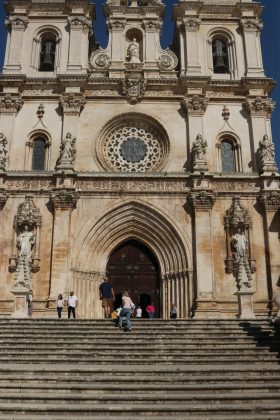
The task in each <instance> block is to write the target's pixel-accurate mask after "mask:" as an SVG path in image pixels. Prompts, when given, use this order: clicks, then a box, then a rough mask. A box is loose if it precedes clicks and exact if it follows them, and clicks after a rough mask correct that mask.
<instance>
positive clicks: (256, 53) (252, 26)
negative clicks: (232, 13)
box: [240, 18, 264, 77]
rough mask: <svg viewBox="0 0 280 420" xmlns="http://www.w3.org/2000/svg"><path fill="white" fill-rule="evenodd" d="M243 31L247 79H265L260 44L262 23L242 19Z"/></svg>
mask: <svg viewBox="0 0 280 420" xmlns="http://www.w3.org/2000/svg"><path fill="white" fill-rule="evenodd" d="M240 26H241V30H243V43H244V50H245V63H246V73H245V75H246V76H247V77H264V70H263V63H262V53H261V44H260V32H261V30H262V27H263V25H262V23H261V22H260V21H259V20H257V19H255V18H253V19H247V18H244V19H241V22H240Z"/></svg>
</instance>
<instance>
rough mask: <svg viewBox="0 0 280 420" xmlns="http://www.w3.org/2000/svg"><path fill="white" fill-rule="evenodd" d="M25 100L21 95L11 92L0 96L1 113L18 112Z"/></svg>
mask: <svg viewBox="0 0 280 420" xmlns="http://www.w3.org/2000/svg"><path fill="white" fill-rule="evenodd" d="M22 105H23V100H22V98H21V95H11V94H9V93H6V94H1V96H0V113H7V114H8V113H11V114H12V113H14V114H16V113H17V112H18V111H19V110H20V109H21V107H22Z"/></svg>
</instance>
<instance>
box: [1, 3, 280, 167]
mask: <svg viewBox="0 0 280 420" xmlns="http://www.w3.org/2000/svg"><path fill="white" fill-rule="evenodd" d="M4 2H5V1H4V0H0V4H1V6H0V69H2V65H3V60H4V52H5V44H6V28H5V25H4V20H5V11H4V7H3V3H4ZM260 2H261V3H262V4H263V5H264V6H265V9H264V14H263V23H264V29H263V32H262V38H261V41H262V49H263V60H264V67H265V73H266V76H268V77H273V78H274V79H275V80H276V81H277V80H279V81H280V46H279V45H280V0H262V1H260ZM103 3H104V0H96V1H95V4H96V13H97V20H96V21H95V22H94V28H95V36H96V40H97V41H98V42H99V43H100V44H101V45H102V46H105V45H106V41H107V35H106V29H105V25H104V18H103V16H102V4H103ZM164 3H165V4H166V17H165V21H164V27H163V31H162V32H163V35H162V39H161V41H162V46H163V47H166V46H167V45H168V44H169V43H170V42H171V41H172V36H173V27H174V25H173V22H172V19H171V10H172V4H174V3H176V0H165V1H164ZM272 97H273V99H274V100H275V101H276V102H279V105H278V106H277V107H276V110H275V111H274V113H273V116H272V132H273V140H274V143H275V145H276V157H277V163H278V167H279V169H280V85H279V84H277V85H276V87H275V89H274V92H273V95H272Z"/></svg>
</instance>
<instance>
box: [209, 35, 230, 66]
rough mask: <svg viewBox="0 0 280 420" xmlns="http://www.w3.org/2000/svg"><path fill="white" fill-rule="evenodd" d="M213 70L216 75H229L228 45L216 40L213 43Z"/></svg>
mask: <svg viewBox="0 0 280 420" xmlns="http://www.w3.org/2000/svg"><path fill="white" fill-rule="evenodd" d="M212 55H213V68H214V73H218V74H225V73H229V59H228V48H227V44H226V43H225V42H224V41H223V40H221V39H219V38H216V39H214V40H213V42H212Z"/></svg>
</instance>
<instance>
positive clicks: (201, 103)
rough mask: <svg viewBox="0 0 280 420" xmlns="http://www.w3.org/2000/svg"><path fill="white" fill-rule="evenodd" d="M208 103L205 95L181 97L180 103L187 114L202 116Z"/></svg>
mask: <svg viewBox="0 0 280 420" xmlns="http://www.w3.org/2000/svg"><path fill="white" fill-rule="evenodd" d="M208 103H209V99H208V98H207V97H206V96H204V95H193V96H189V97H188V98H185V99H183V101H182V102H181V105H182V107H183V109H184V110H185V111H186V113H187V114H190V115H197V116H203V115H204V113H205V111H206V109H207V106H208Z"/></svg>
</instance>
